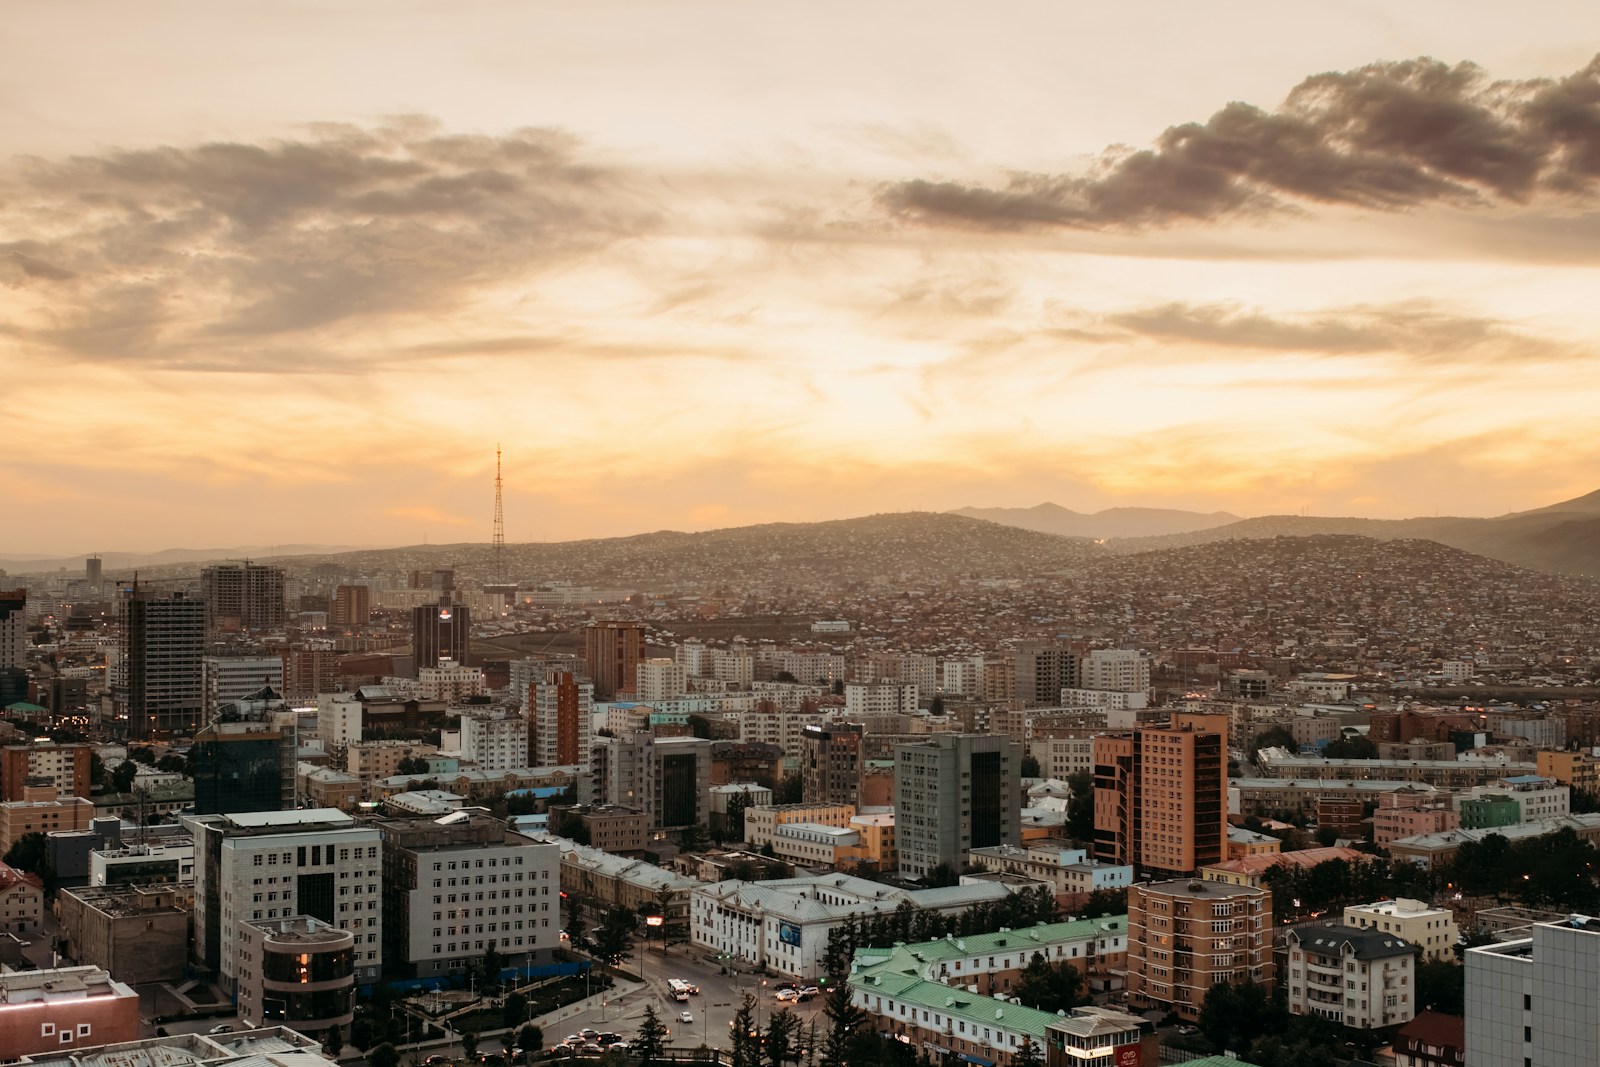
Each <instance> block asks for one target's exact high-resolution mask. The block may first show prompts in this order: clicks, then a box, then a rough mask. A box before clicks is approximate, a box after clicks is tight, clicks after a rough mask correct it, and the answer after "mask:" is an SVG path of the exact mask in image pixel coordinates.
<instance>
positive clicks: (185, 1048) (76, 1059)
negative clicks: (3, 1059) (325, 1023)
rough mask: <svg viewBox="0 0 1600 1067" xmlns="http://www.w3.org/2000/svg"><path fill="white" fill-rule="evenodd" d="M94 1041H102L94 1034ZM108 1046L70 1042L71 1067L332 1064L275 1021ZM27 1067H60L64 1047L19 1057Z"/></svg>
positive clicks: (316, 1044) (306, 1040) (309, 1040)
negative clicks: (240, 1030) (239, 1030)
mask: <svg viewBox="0 0 1600 1067" xmlns="http://www.w3.org/2000/svg"><path fill="white" fill-rule="evenodd" d="M94 1040H103V1039H99V1038H94ZM118 1040H119V1043H117V1044H111V1045H96V1046H94V1047H84V1046H83V1045H82V1044H81V1043H77V1044H74V1045H73V1046H72V1059H71V1063H72V1065H73V1067H129V1065H130V1064H147V1065H151V1067H155V1065H158V1064H159V1065H161V1067H200V1065H201V1064H204V1065H205V1067H335V1064H334V1061H333V1060H331V1059H328V1058H327V1057H326V1056H324V1055H323V1054H322V1046H321V1043H320V1042H318V1041H315V1040H313V1039H312V1038H309V1037H307V1036H305V1035H304V1034H302V1033H299V1032H298V1031H295V1030H290V1029H288V1028H287V1027H282V1026H273V1027H265V1028H262V1029H259V1030H251V1031H249V1032H247V1033H228V1034H218V1035H216V1036H211V1035H208V1034H172V1035H170V1036H167V1037H147V1038H143V1039H141V1040H138V1041H120V1039H118ZM18 1062H20V1063H22V1064H24V1065H27V1067H62V1063H63V1059H62V1049H61V1048H60V1047H59V1046H57V1047H56V1048H54V1049H50V1050H48V1051H43V1052H40V1053H38V1054H37V1055H34V1056H23V1057H22V1058H21V1060H19V1061H18Z"/></svg>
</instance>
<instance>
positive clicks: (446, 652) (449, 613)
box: [411, 592, 472, 671]
mask: <svg viewBox="0 0 1600 1067" xmlns="http://www.w3.org/2000/svg"><path fill="white" fill-rule="evenodd" d="M471 652H472V611H471V609H469V608H468V607H467V605H465V604H458V603H456V602H455V595H454V593H453V592H450V593H441V594H440V595H439V597H438V599H437V600H436V601H435V602H434V603H430V604H418V605H417V606H416V607H414V608H412V609H411V662H412V664H413V665H414V666H413V669H414V670H418V671H420V670H421V669H422V668H423V667H437V666H438V665H439V664H440V662H441V661H444V660H450V661H451V662H453V663H456V664H459V665H461V666H463V667H465V666H470V665H471V664H472V656H471Z"/></svg>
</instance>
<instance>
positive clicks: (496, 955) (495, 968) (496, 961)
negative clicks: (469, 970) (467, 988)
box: [480, 941, 506, 993]
mask: <svg viewBox="0 0 1600 1067" xmlns="http://www.w3.org/2000/svg"><path fill="white" fill-rule="evenodd" d="M480 966H481V967H482V968H483V991H484V992H485V993H488V992H490V991H492V990H496V989H499V988H500V972H501V971H503V970H505V966H506V958H505V957H504V956H502V955H501V954H500V951H499V950H498V949H496V948H495V947H494V942H493V941H490V942H489V947H488V948H487V949H485V950H484V953H483V961H482V963H481V964H480Z"/></svg>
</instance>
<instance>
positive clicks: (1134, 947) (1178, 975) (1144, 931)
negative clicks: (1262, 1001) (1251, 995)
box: [1128, 878, 1273, 1022]
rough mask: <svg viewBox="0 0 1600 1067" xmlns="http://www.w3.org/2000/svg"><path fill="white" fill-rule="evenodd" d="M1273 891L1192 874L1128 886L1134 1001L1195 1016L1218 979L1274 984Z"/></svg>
mask: <svg viewBox="0 0 1600 1067" xmlns="http://www.w3.org/2000/svg"><path fill="white" fill-rule="evenodd" d="M1272 979H1273V962H1272V894H1271V893H1270V892H1268V891H1267V890H1265V889H1257V888H1254V887H1252V886H1241V885H1232V884H1229V883H1226V882H1209V881H1208V882H1199V881H1191V880H1189V879H1186V878H1180V879H1174V880H1172V881H1167V882H1142V883H1137V884H1135V885H1133V886H1132V887H1131V888H1130V889H1129V890H1128V1001H1129V1003H1130V1004H1134V1005H1136V1006H1138V1007H1140V1008H1145V1009H1149V1008H1155V1009H1165V1010H1167V1011H1172V1012H1175V1013H1176V1014H1177V1015H1178V1016H1179V1017H1181V1018H1183V1019H1185V1020H1187V1021H1190V1022H1193V1021H1196V1020H1198V1019H1199V1018H1200V1009H1201V1006H1202V1005H1203V1004H1204V1003H1205V999H1206V993H1208V992H1209V991H1210V990H1211V987H1212V986H1213V985H1216V984H1217V983H1218V982H1250V983H1253V984H1257V985H1265V986H1270V985H1271V984H1272Z"/></svg>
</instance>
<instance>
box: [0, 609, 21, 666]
mask: <svg viewBox="0 0 1600 1067" xmlns="http://www.w3.org/2000/svg"><path fill="white" fill-rule="evenodd" d="M27 667H28V591H27V590H26V589H0V670H4V671H26V670H27Z"/></svg>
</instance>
